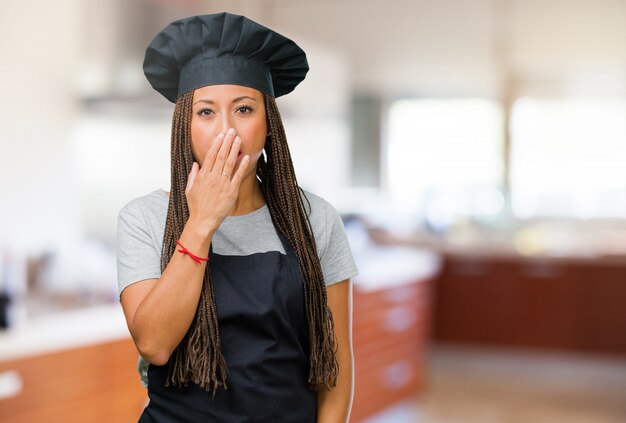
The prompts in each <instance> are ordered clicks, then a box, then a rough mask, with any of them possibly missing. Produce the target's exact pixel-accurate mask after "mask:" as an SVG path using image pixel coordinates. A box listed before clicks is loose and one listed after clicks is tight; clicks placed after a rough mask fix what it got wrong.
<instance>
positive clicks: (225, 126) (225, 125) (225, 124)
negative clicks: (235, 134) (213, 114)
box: [220, 113, 237, 134]
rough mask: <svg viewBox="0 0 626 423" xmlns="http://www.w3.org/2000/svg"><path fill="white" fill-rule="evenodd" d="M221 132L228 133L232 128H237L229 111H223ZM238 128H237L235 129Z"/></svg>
mask: <svg viewBox="0 0 626 423" xmlns="http://www.w3.org/2000/svg"><path fill="white" fill-rule="evenodd" d="M220 125H221V128H220V132H222V133H223V134H225V133H226V131H228V130H229V129H230V128H235V123H234V122H233V119H232V117H231V116H230V115H229V114H228V113H222V118H221V119H220ZM236 130H237V128H235V131H236Z"/></svg>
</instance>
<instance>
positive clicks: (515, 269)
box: [434, 255, 626, 354]
mask: <svg viewBox="0 0 626 423" xmlns="http://www.w3.org/2000/svg"><path fill="white" fill-rule="evenodd" d="M434 310H435V311H434V313H435V314H434V318H435V322H434V337H435V339H437V340H439V341H447V342H461V343H474V344H489V345H501V346H513V347H538V348H556V349H567V350H578V351H589V352H602V353H610V354H626V263H624V262H619V261H609V260H606V261H603V260H597V261H587V260H575V259H548V258H535V259H531V258H515V257H475V256H474V257H472V256H459V255H449V256H447V257H446V258H445V260H444V266H443V269H442V272H441V274H440V275H439V277H438V278H437V279H436V281H435V307H434Z"/></svg>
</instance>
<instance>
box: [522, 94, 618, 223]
mask: <svg viewBox="0 0 626 423" xmlns="http://www.w3.org/2000/svg"><path fill="white" fill-rule="evenodd" d="M511 153H512V159H511V187H512V190H511V193H512V207H513V212H514V213H515V215H516V216H518V217H520V218H529V217H533V216H554V217H574V218H582V219H585V218H602V217H626V101H625V100H623V99H601V98H599V99H584V100H583V99H537V98H529V97H524V98H520V99H518V100H517V101H516V102H515V104H514V107H513V113H512V119H511Z"/></svg>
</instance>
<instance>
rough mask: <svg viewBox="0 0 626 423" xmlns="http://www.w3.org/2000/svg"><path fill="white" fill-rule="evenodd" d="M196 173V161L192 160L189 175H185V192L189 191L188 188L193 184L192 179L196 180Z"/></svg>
mask: <svg viewBox="0 0 626 423" xmlns="http://www.w3.org/2000/svg"><path fill="white" fill-rule="evenodd" d="M197 174H198V163H196V162H193V165H192V166H191V172H189V176H188V177H187V187H186V188H185V192H189V190H190V189H191V187H192V186H193V183H194V181H195V180H196V175H197Z"/></svg>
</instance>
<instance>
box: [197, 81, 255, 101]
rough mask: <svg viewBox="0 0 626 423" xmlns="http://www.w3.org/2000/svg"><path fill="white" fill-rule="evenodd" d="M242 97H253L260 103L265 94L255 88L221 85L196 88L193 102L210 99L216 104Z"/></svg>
mask: <svg viewBox="0 0 626 423" xmlns="http://www.w3.org/2000/svg"><path fill="white" fill-rule="evenodd" d="M242 96H247V97H252V98H255V99H257V100H259V101H262V99H263V94H262V93H261V92H260V91H259V90H256V89H254V88H250V87H244V86H243V85H230V84H220V85H207V86H204V87H200V88H196V90H195V91H194V93H193V100H194V101H196V100H200V99H204V100H208V99H210V100H213V101H216V102H219V101H226V102H229V101H231V100H232V99H235V98H237V97H242Z"/></svg>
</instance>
